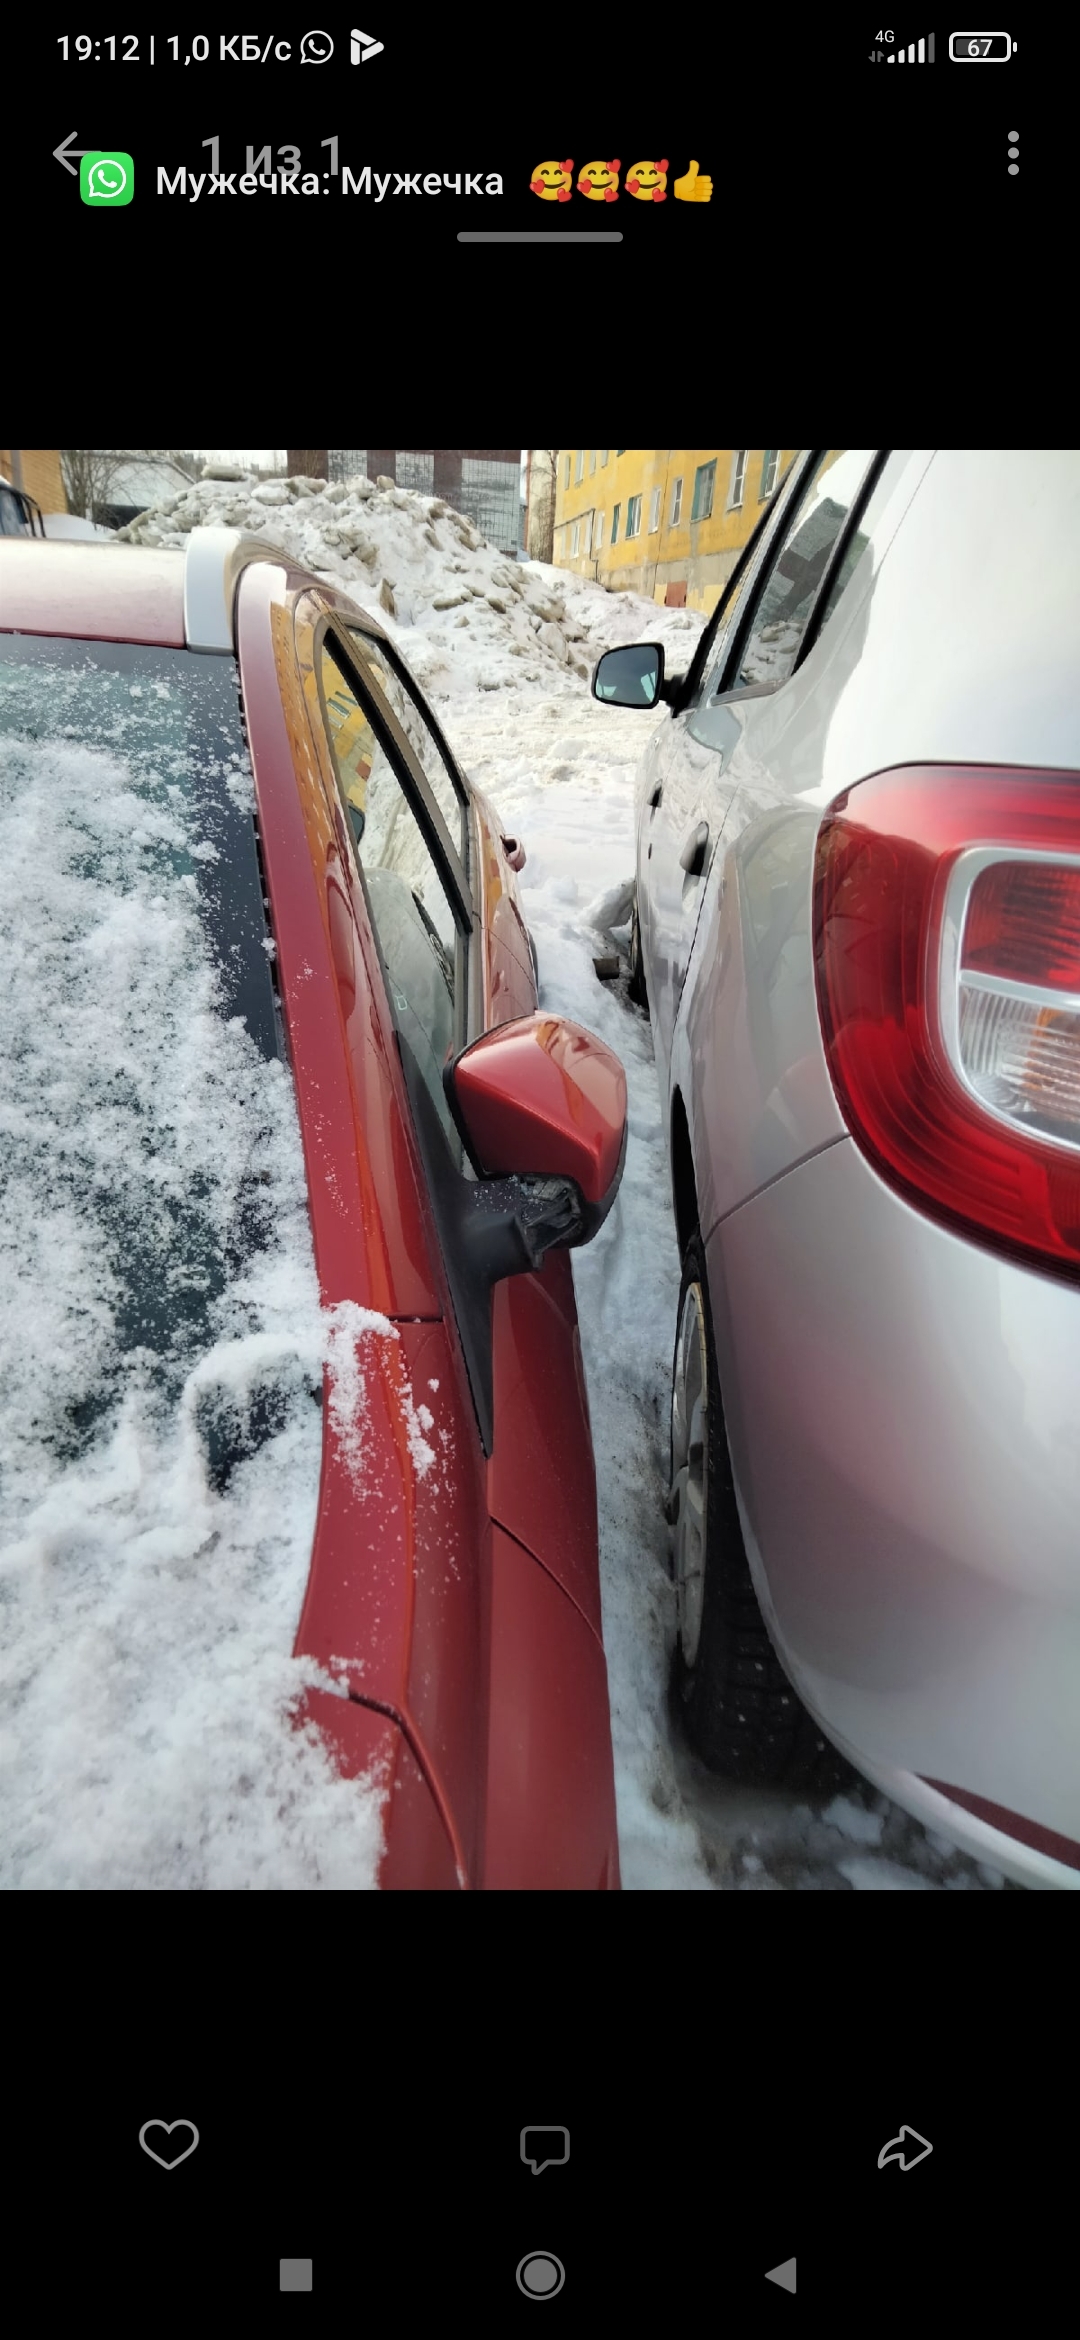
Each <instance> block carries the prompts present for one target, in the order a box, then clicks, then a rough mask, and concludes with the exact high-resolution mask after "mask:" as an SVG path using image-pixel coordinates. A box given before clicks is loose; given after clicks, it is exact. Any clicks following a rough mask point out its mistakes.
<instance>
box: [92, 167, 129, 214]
mask: <svg viewBox="0 0 1080 2340" xmlns="http://www.w3.org/2000/svg"><path fill="white" fill-rule="evenodd" d="M89 181H90V193H91V195H99V196H101V197H102V198H103V200H104V201H105V202H106V203H111V202H112V201H113V200H114V199H115V197H116V196H117V195H122V194H123V192H124V189H125V187H126V186H127V183H128V176H127V172H126V170H125V169H124V166H123V163H122V162H119V161H118V160H117V157H116V156H115V155H110V156H109V158H108V160H107V161H106V162H97V163H92V164H91V166H90V171H89Z"/></svg>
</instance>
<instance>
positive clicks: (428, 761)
mask: <svg viewBox="0 0 1080 2340" xmlns="http://www.w3.org/2000/svg"><path fill="white" fill-rule="evenodd" d="M353 641H354V643H355V645H356V648H357V650H358V651H359V652H360V654H361V656H362V657H363V658H364V659H365V661H366V662H367V664H368V665H369V666H370V667H372V668H373V669H374V672H375V675H376V677H377V680H378V684H379V689H380V690H381V692H382V694H383V697H384V698H385V700H386V702H387V705H388V706H389V707H390V708H391V709H392V711H393V713H394V714H395V715H396V717H397V720H398V722H399V723H400V725H401V728H402V730H403V732H404V734H405V737H406V739H407V740H408V742H409V746H410V747H411V749H412V751H413V754H414V756H415V757H416V761H417V763H418V764H419V766H420V769H421V771H422V773H423V775H424V778H425V780H426V781H427V784H428V787H429V788H430V790H431V793H432V795H433V797H434V799H435V802H436V804H437V805H438V807H439V811H440V812H441V814H442V817H443V819H444V821H445V822H446V826H447V828H448V830H449V832H450V836H451V839H452V841H453V843H454V845H455V846H456V848H457V850H458V852H459V853H461V854H462V856H463V858H464V850H465V846H466V842H467V822H466V808H465V805H464V804H463V802H462V800H461V797H460V796H459V794H458V790H457V784H456V782H455V780H454V777H453V774H452V773H451V770H450V767H449V765H448V763H447V761H446V758H445V756H444V754H443V752H442V749H441V747H440V746H439V742H438V740H437V739H436V737H435V733H434V732H433V730H432V728H431V724H430V722H429V720H428V716H427V711H426V709H425V708H424V706H423V705H422V703H421V701H420V699H419V698H418V697H417V695H416V694H415V693H414V692H413V691H411V690H409V689H408V687H407V685H406V684H405V683H404V682H403V681H402V679H401V676H400V675H399V674H398V672H397V670H396V668H395V667H393V666H391V664H390V661H389V659H388V658H384V657H383V656H382V654H381V652H380V648H379V645H378V643H376V642H373V641H372V639H371V637H370V635H367V634H354V635H353Z"/></svg>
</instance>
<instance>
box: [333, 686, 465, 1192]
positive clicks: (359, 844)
mask: <svg viewBox="0 0 1080 2340" xmlns="http://www.w3.org/2000/svg"><path fill="white" fill-rule="evenodd" d="M321 667H322V687H323V699H324V703H325V707H326V719H327V726H328V729H329V733H330V742H331V746H332V748H333V753H334V762H335V765H336V767H337V776H338V782H339V785H340V788H341V793H342V796H343V798H344V800H345V808H346V812H347V814H348V820H349V827H350V829H351V831H352V837H353V843H354V845H355V847H356V853H357V859H358V861H359V864H360V867H361V870H362V871H363V876H364V884H365V886H366V889H367V897H368V903H369V905H370V910H371V919H372V924H373V926H374V928H375V933H376V937H377V940H378V944H379V949H380V952H381V954H382V961H383V966H384V968H385V970H386V981H387V989H388V992H389V997H390V1005H391V1009H392V1011H393V1016H394V1021H395V1023H396V1025H397V1028H398V1031H399V1033H400V1035H401V1037H402V1039H403V1041H405V1042H406V1043H407V1045H408V1047H409V1049H410V1050H411V1052H412V1055H413V1057H414V1058H415V1060H416V1063H417V1066H418V1067H419V1070H420V1073H421V1076H422V1078H423V1080H424V1083H425V1086H426V1087H427V1089H428V1090H429V1092H430V1094H431V1097H432V1098H433V1100H434V1103H435V1105H436V1107H437V1109H438V1113H439V1118H440V1120H441V1122H442V1124H443V1127H444V1129H445V1131H446V1135H447V1138H448V1140H449V1142H450V1145H451V1147H452V1149H453V1152H454V1156H455V1159H460V1156H461V1144H460V1139H459V1138H458V1134H457V1131H456V1129H455V1127H454V1123H453V1119H452V1116H451V1114H450V1109H449V1107H448V1105H447V1102H446V1098H445V1095H444V1092H443V1085H442V1073H443V1066H444V1065H445V1064H446V1062H447V1059H448V1058H449V1057H450V1056H451V1055H452V1054H453V1051H454V1048H455V1046H456V1045H457V1033H458V1017H457V1012H456V1008H457V981H458V977H457V969H458V966H459V965H462V966H463V964H464V950H463V947H461V948H459V947H458V943H459V930H458V926H457V922H456V919H455V916H454V912H453V908H452V906H451V903H450V899H449V896H448V895H447V892H446V890H445V887H444V885H443V882H442V879H441V877H440V876H439V872H438V870H437V868H436V865H435V862H434V860H433V858H432V854H431V851H430V849H429V847H428V844H427V841H426V839H425V837H424V835H423V832H422V830H421V828H420V825H419V822H418V820H417V818H416V814H415V812H414V811H413V808H412V805H411V803H410V801H409V798H408V796H407V795H406V793H405V790H404V789H403V787H402V785H401V782H400V780H399V779H398V776H397V773H396V771H395V769H394V766H393V764H392V763H391V761H390V758H389V755H388V754H387V751H386V749H385V747H384V746H383V744H382V741H381V739H380V738H379V736H378V733H377V732H376V731H375V730H374V728H373V725H372V723H371V721H370V718H369V716H368V714H367V712H366V710H365V708H364V707H363V706H362V705H361V703H360V701H359V699H358V697H357V694H356V691H355V689H354V687H353V684H352V682H351V681H350V679H349V677H348V676H347V675H346V674H345V673H344V672H343V670H342V668H341V667H340V666H339V665H338V662H337V660H336V659H335V658H334V657H332V656H331V653H330V650H329V647H328V646H327V645H324V647H323V651H322V659H321Z"/></svg>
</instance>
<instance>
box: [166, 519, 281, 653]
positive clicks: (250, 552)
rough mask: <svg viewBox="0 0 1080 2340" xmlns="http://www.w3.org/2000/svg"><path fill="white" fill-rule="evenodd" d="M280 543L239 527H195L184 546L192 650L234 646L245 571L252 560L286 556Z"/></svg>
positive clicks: (188, 639)
mask: <svg viewBox="0 0 1080 2340" xmlns="http://www.w3.org/2000/svg"><path fill="white" fill-rule="evenodd" d="M288 559H289V555H288V553H286V552H284V551H283V550H282V548H281V546H280V545H277V544H266V543H264V541H263V539H262V537H261V536H245V535H244V533H243V531H242V530H241V529H239V528H193V529H192V531H191V535H190V536H189V538H188V541H187V545H186V548H185V552H184V640H185V642H186V643H187V646H188V649H189V650H232V649H234V648H235V646H236V631H235V627H234V623H233V612H234V608H235V604H236V588H237V585H238V583H239V581H240V572H241V570H242V569H246V568H247V567H248V565H249V563H250V562H252V561H287V560H288Z"/></svg>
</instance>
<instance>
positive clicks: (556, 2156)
mask: <svg viewBox="0 0 1080 2340" xmlns="http://www.w3.org/2000/svg"><path fill="white" fill-rule="evenodd" d="M521 2158H522V2160H523V2161H525V2162H527V2163H528V2165H529V2168H530V2169H531V2171H532V2173H533V2176H534V2177H539V2175H540V2172H541V2170H542V2169H561V2168H562V2166H563V2164H564V2162H567V2161H569V2159H570V2131H569V2129H523V2130H522V2132H521Z"/></svg>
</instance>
